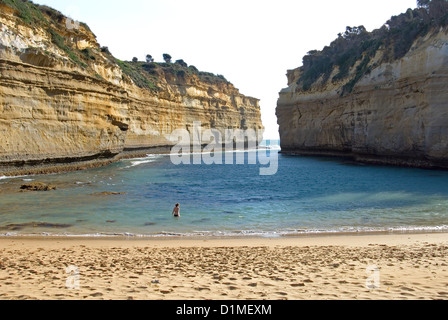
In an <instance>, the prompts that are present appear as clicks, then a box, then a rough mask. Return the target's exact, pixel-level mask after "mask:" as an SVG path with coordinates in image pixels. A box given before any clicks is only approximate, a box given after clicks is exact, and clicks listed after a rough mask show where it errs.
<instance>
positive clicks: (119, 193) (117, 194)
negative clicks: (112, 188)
mask: <svg viewBox="0 0 448 320" xmlns="http://www.w3.org/2000/svg"><path fill="white" fill-rule="evenodd" d="M125 194H127V193H126V192H99V193H92V194H91V195H92V196H121V195H125Z"/></svg>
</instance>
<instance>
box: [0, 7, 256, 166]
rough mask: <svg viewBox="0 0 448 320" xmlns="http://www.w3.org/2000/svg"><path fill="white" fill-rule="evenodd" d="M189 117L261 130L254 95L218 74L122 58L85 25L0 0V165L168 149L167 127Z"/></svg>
mask: <svg viewBox="0 0 448 320" xmlns="http://www.w3.org/2000/svg"><path fill="white" fill-rule="evenodd" d="M15 3H20V6H19V5H15ZM194 121H200V122H201V123H202V126H203V127H204V128H218V129H228V128H241V129H254V130H257V131H260V132H262V131H263V126H262V123H261V114H260V107H259V100H257V99H255V98H251V97H246V96H244V95H242V94H240V92H239V91H238V89H236V88H235V87H234V86H233V85H232V84H231V83H229V82H228V81H226V80H225V79H224V78H223V77H219V76H215V75H212V74H207V73H203V72H199V71H198V70H197V69H196V68H194V67H188V66H185V65H178V64H174V63H173V64H158V63H142V62H123V61H120V60H118V59H116V58H114V57H113V56H112V55H111V54H110V53H109V51H108V49H107V48H106V47H100V45H99V44H98V43H97V41H96V37H95V35H94V34H93V33H92V32H91V31H90V29H89V28H88V26H87V25H85V24H83V23H81V24H79V23H75V22H73V21H71V20H70V19H69V18H66V17H65V16H63V15H62V14H60V13H59V12H57V11H55V10H53V9H51V8H48V7H46V6H38V5H35V4H33V3H31V2H23V3H22V2H21V1H16V2H13V1H10V0H1V1H0V173H2V172H3V174H8V172H9V174H11V172H13V171H15V172H14V173H17V170H19V169H20V170H19V171H23V172H31V171H33V169H36V168H39V167H40V166H41V165H45V166H46V167H50V168H51V167H57V166H58V165H59V168H60V169H61V170H65V169H68V167H67V164H70V163H77V164H79V163H81V164H80V166H81V167H82V166H88V165H96V164H98V163H101V161H103V162H106V163H108V161H110V160H111V159H116V158H117V155H120V154H122V153H123V152H124V151H126V152H136V151H141V152H143V151H148V149H150V148H161V149H157V150H162V149H164V150H167V149H168V148H169V147H171V146H173V145H174V144H175V143H177V141H171V140H170V139H169V138H168V137H167V135H169V134H170V133H171V132H172V131H173V130H175V129H189V128H191V127H192V126H193V122H194ZM62 164H64V166H62ZM11 170H12V171H11ZM36 170H37V169H36ZM44 171H45V170H44Z"/></svg>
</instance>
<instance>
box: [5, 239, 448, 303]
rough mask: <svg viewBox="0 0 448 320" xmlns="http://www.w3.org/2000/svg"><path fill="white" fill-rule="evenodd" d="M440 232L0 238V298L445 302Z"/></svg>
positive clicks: (445, 260)
mask: <svg viewBox="0 0 448 320" xmlns="http://www.w3.org/2000/svg"><path fill="white" fill-rule="evenodd" d="M447 249H448V234H446V233H431V234H393V235H389V234H388V235H360V236H357V235H341V236H313V237H295V238H292V237H291V238H279V239H267V238H266V239H172V240H152V239H150V240H148V239H146V240H127V239H67V238H57V239H45V238H3V239H0V299H1V300H29V299H39V300H56V299H57V300H74V299H75V300H80V299H93V300H100V299H106V300H129V299H134V300H161V299H162V300H209V299H211V300H249V299H256V300H285V299H288V300H310V299H313V300H316V299H317V300H322V299H325V300H327V299H337V300H355V299H356V300H382V299H388V300H394V299H395V300H403V299H425V300H432V299H448V255H447V253H448V250H447Z"/></svg>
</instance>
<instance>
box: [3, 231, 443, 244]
mask: <svg viewBox="0 0 448 320" xmlns="http://www.w3.org/2000/svg"><path fill="white" fill-rule="evenodd" d="M434 234H447V235H448V230H446V229H439V228H437V229H432V230H428V229H418V230H394V231H390V230H389V231H386V230H373V231H353V232H351V231H347V232H345V231H344V232H339V231H335V232H330V231H323V232H320V231H319V232H317V231H316V232H303V233H300V232H296V233H286V234H275V233H274V232H267V233H266V234H231V235H204V234H193V235H192V234H176V233H173V234H170V235H162V234H154V235H150V234H148V235H145V234H72V235H70V234H47V233H42V234H39V233H30V234H14V233H13V232H11V234H8V233H6V234H0V241H1V240H13V239H15V240H36V241H38V240H45V241H51V240H67V241H80V240H86V241H108V240H111V241H112V240H113V241H136V242H137V241H141V242H144V241H148V242H151V241H154V242H157V241H163V242H165V241H189V242H194V241H233V240H236V241H246V240H252V241H253V240H279V241H282V240H288V239H297V240H299V239H306V238H314V239H315V238H341V237H359V238H361V237H369V236H372V237H377V236H378V237H379V236H385V237H387V236H406V235H426V236H427V235H434Z"/></svg>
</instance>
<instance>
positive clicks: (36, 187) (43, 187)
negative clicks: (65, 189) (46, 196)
mask: <svg viewBox="0 0 448 320" xmlns="http://www.w3.org/2000/svg"><path fill="white" fill-rule="evenodd" d="M20 190H23V191H51V190H56V187H55V186H52V185H49V184H45V183H42V182H31V183H26V184H23V185H22V186H21V187H20Z"/></svg>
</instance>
